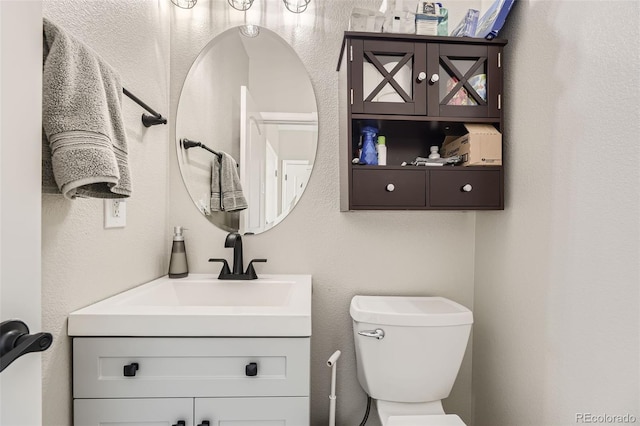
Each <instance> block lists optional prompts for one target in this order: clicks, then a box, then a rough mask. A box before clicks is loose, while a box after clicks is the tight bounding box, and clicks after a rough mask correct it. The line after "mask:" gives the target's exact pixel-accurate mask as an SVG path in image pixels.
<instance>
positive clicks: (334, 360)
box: [327, 351, 341, 426]
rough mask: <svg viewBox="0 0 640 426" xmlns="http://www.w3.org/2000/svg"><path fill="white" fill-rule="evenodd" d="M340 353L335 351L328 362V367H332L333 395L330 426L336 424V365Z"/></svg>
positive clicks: (331, 396)
mask: <svg viewBox="0 0 640 426" xmlns="http://www.w3.org/2000/svg"><path fill="white" fill-rule="evenodd" d="M340 354H341V352H340V351H335V352H334V353H333V355H331V356H330V357H329V359H328V360H327V365H328V366H329V367H331V394H330V395H329V426H335V424H336V363H337V362H338V358H340Z"/></svg>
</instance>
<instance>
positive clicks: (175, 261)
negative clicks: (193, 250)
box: [169, 226, 189, 278]
mask: <svg viewBox="0 0 640 426" xmlns="http://www.w3.org/2000/svg"><path fill="white" fill-rule="evenodd" d="M182 231H183V228H182V226H174V227H173V245H172V246H171V259H170V260H169V278H184V277H186V276H187V275H189V265H188V264H187V251H186V250H185V246H184V236H183V235H182Z"/></svg>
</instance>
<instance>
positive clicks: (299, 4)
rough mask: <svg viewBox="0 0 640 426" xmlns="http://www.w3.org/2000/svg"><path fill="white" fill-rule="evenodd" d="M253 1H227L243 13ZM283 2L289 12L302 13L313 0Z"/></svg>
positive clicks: (286, 0) (284, 0)
mask: <svg viewBox="0 0 640 426" xmlns="http://www.w3.org/2000/svg"><path fill="white" fill-rule="evenodd" d="M171 1H174V0H171ZM176 1H179V0H176ZM196 1H197V0H196ZM253 1H254V0H227V2H228V3H229V6H231V7H232V8H234V9H236V10H239V11H242V12H244V11H247V10H249V8H250V7H251V6H253ZM282 2H283V3H284V5H285V7H286V8H287V10H288V11H289V12H293V13H302V12H304V11H305V10H307V6H309V3H311V0H282Z"/></svg>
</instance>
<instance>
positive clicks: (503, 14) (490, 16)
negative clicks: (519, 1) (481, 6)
mask: <svg viewBox="0 0 640 426" xmlns="http://www.w3.org/2000/svg"><path fill="white" fill-rule="evenodd" d="M514 1H515V0H496V1H495V2H494V3H493V4H492V5H491V7H489V9H487V11H486V12H485V13H484V15H482V18H480V20H479V21H478V29H477V31H476V35H475V36H476V37H478V38H486V39H487V40H491V39H493V38H495V37H497V36H498V32H499V31H500V30H501V29H502V26H503V25H504V22H505V21H506V20H507V15H508V14H509V11H510V10H511V6H513V2H514Z"/></svg>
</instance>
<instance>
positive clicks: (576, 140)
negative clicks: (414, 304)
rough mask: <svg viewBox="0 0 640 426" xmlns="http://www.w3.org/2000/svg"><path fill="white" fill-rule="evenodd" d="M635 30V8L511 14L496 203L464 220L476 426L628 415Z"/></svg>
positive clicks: (637, 87) (552, 425)
mask: <svg viewBox="0 0 640 426" xmlns="http://www.w3.org/2000/svg"><path fill="white" fill-rule="evenodd" d="M603 9H606V12H604V10H603ZM638 22H640V3H638V2H636V1H613V2H599V1H591V2H587V1H580V2H576V1H556V2H548V1H523V0H521V1H518V2H516V5H515V6H514V10H513V11H512V15H510V17H509V22H508V24H507V31H506V32H505V33H504V36H505V37H507V38H508V39H509V40H510V42H509V45H508V46H507V47H506V58H505V62H506V64H505V67H506V75H507V81H506V89H505V93H506V97H505V105H506V108H507V110H506V113H505V114H506V132H505V141H506V147H505V154H506V167H507V175H506V176H507V177H506V181H507V189H506V191H507V192H506V194H507V200H506V209H505V210H504V212H496V213H478V214H477V225H476V227H477V234H476V235H477V237H476V238H477V240H476V273H475V277H476V278H475V280H476V287H475V303H474V311H475V317H476V324H475V332H474V347H473V388H474V400H475V418H476V419H475V420H476V425H477V426H512V425H522V426H524V425H532V426H547V425H548V426H557V425H573V424H580V421H576V414H577V413H591V414H594V415H602V414H609V415H624V414H627V413H629V414H632V415H635V417H636V422H638V421H640V394H639V380H640V370H639V354H640V348H639V345H638V339H639V334H640V333H639V310H638V304H639V293H638V287H639V282H640V276H639V269H638V268H639V263H640V249H639V245H640V230H639V222H640V221H639V219H640V203H639V192H638V184H639V183H640V174H639V168H638V161H639V160H640V145H639V144H638V134H639V132H640V103H639V102H638V99H640V84H638V70H639V69H640V31H639V30H638ZM616 424H618V423H616Z"/></svg>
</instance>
